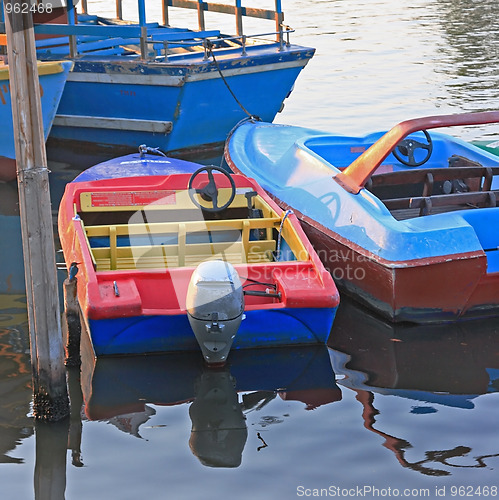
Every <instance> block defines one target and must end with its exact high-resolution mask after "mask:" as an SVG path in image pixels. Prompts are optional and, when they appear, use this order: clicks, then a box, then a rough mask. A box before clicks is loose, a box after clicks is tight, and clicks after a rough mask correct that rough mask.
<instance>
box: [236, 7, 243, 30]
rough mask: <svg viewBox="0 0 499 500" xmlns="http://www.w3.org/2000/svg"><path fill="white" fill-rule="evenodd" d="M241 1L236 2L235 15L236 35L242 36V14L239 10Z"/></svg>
mask: <svg viewBox="0 0 499 500" xmlns="http://www.w3.org/2000/svg"><path fill="white" fill-rule="evenodd" d="M241 7H242V6H241V0H236V5H235V14H236V34H237V36H242V34H243V12H242V9H241Z"/></svg>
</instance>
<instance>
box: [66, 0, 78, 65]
mask: <svg viewBox="0 0 499 500" xmlns="http://www.w3.org/2000/svg"><path fill="white" fill-rule="evenodd" d="M66 11H67V15H68V25H70V26H74V25H75V17H76V9H75V8H74V5H73V0H67V7H66ZM76 54H78V49H77V47H76V35H69V55H70V56H71V57H72V58H75V57H76Z"/></svg>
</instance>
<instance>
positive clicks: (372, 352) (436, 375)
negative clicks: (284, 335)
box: [329, 299, 499, 476]
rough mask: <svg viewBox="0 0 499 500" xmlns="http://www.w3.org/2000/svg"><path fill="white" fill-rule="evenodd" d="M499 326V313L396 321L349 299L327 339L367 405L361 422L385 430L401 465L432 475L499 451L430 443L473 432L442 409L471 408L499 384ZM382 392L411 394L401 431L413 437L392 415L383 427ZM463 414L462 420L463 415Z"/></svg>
mask: <svg viewBox="0 0 499 500" xmlns="http://www.w3.org/2000/svg"><path fill="white" fill-rule="evenodd" d="M498 333H499V325H498V323H497V322H496V321H492V322H491V321H473V322H465V323H459V324H454V325H434V326H424V327H423V326H420V325H411V326H402V325H392V324H388V323H385V322H384V321H382V320H380V319H378V318H377V317H375V316H373V315H371V314H370V313H369V312H367V311H365V310H364V309H361V308H360V307H359V306H357V305H355V304H353V303H352V302H350V301H348V300H347V299H345V300H343V303H342V305H341V307H340V310H339V311H338V316H337V319H336V323H335V328H334V330H333V335H332V336H331V338H330V339H329V345H330V347H331V348H332V349H333V350H332V351H331V357H332V359H333V366H334V370H335V372H336V373H337V374H338V375H340V377H341V380H339V384H341V385H342V386H344V387H346V388H349V389H351V390H352V391H354V392H355V393H356V400H357V401H358V402H359V403H360V404H361V405H362V422H363V426H364V428H366V429H368V430H369V431H371V432H373V433H375V434H377V435H379V436H382V437H383V438H384V442H383V446H384V447H385V448H387V449H389V450H391V451H392V452H393V453H394V455H395V457H396V459H397V460H398V462H399V463H400V465H402V466H403V467H407V468H410V469H412V470H415V471H417V472H420V473H421V474H425V475H429V476H447V475H451V469H452V468H481V467H487V466H488V465H487V463H488V459H491V458H492V457H498V456H499V452H498V453H483V454H481V453H480V450H479V449H478V448H477V449H474V448H472V447H471V446H469V445H467V444H466V445H464V444H455V445H453V446H450V447H448V448H442V449H439V450H434V449H432V448H427V446H432V447H433V446H436V443H437V442H438V441H440V440H442V441H445V442H448V441H456V440H457V442H459V443H461V440H462V441H463V442H469V441H471V440H472V439H473V436H472V435H471V434H470V433H469V431H470V429H467V431H468V433H467V434H462V435H458V433H457V432H456V433H454V432H453V428H452V423H453V424H454V425H455V426H456V427H458V426H459V425H460V423H457V422H452V423H451V422H448V421H447V417H446V416H445V417H444V416H443V415H442V417H441V416H440V413H442V414H445V415H447V414H448V413H447V412H446V411H445V407H448V408H451V409H458V410H473V409H475V408H476V400H477V398H479V396H480V395H485V394H488V393H493V392H498V391H499V335H498ZM383 396H397V397H398V398H403V399H405V400H407V401H408V403H409V405H410V407H409V410H408V413H409V414H410V415H411V417H408V416H406V417H405V418H406V420H409V419H412V420H411V422H412V421H413V422H414V425H413V426H411V425H407V422H406V425H405V426H404V432H405V433H406V434H409V435H411V437H410V438H407V439H406V438H404V437H399V436H398V435H397V434H396V433H394V432H391V431H390V430H389V429H390V428H391V427H395V428H396V427H397V426H396V425H393V423H390V422H389V423H388V425H387V427H388V430H386V431H384V430H382V427H383V426H382V425H380V424H379V423H378V422H379V421H382V422H384V424H385V426H386V422H387V420H386V418H383V417H386V416H391V415H390V414H389V413H386V412H384V411H383V410H382V409H380V407H378V405H384V403H385V401H384V399H383ZM380 397H381V400H378V398H380ZM376 401H378V404H376ZM399 411H400V409H399ZM468 415H471V414H468ZM421 416H425V419H426V420H425V422H422V421H421V420H420V419H419V418H420V417H421ZM461 417H462V419H463V421H464V415H462V414H461ZM441 418H445V419H446V421H445V423H443V424H442V422H441ZM421 424H423V426H421ZM449 424H451V425H449ZM482 424H483V428H482V429H481V431H482V432H484V431H485V428H486V426H487V425H488V422H487V420H486V419H482ZM432 425H434V426H435V429H439V428H440V426H441V425H444V426H445V432H443V433H442V432H438V431H437V433H436V434H435V430H434V428H433V427H432ZM421 449H422V451H421ZM408 450H411V456H415V455H418V454H419V455H421V454H424V458H422V459H418V460H414V459H412V460H410V459H409V458H408V457H407V454H408ZM414 450H418V453H415V452H414ZM470 454H471V456H470ZM441 466H445V467H444V468H442V467H441Z"/></svg>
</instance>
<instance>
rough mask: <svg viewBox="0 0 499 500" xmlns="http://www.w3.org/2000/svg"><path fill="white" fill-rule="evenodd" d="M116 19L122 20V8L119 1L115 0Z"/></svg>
mask: <svg viewBox="0 0 499 500" xmlns="http://www.w3.org/2000/svg"><path fill="white" fill-rule="evenodd" d="M116 19H123V7H122V5H121V0H116Z"/></svg>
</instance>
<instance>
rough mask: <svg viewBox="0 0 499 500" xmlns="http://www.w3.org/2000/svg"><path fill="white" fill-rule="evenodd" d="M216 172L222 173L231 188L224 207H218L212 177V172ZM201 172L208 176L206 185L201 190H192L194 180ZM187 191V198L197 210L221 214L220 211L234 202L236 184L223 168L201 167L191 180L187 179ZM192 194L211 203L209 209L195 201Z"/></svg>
mask: <svg viewBox="0 0 499 500" xmlns="http://www.w3.org/2000/svg"><path fill="white" fill-rule="evenodd" d="M214 170H215V171H217V172H220V173H222V174H223V175H224V176H225V177H227V179H229V181H230V187H231V193H230V197H229V201H227V203H225V204H224V205H221V206H218V189H219V188H218V187H217V184H216V182H215V176H214V175H213V171H214ZM202 172H207V174H208V184H205V185H204V186H203V187H201V188H194V187H193V185H194V179H195V178H196V177H197V176H198V175H199V174H200V173H202ZM188 190H189V196H190V198H191V200H192V202H193V203H194V205H196V206H197V207H198V208H200V209H201V210H205V211H206V212H221V211H222V210H225V209H226V208H227V207H228V206H229V205H230V204H231V203H232V201H233V200H234V197H235V196H236V184H235V182H234V179H233V178H232V176H231V175H230V174H229V173H228V172H227V171H225V170H224V169H223V168H220V167H215V166H210V167H201V168H198V169H197V170H196V171H195V172H194V173H193V174H192V175H191V178H190V179H189V185H188ZM194 194H199V195H200V196H201V198H202V199H203V200H205V201H207V202H210V203H211V205H212V206H211V207H209V206H208V207H205V206H204V205H201V203H199V201H198V200H197V198H196V196H194Z"/></svg>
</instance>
